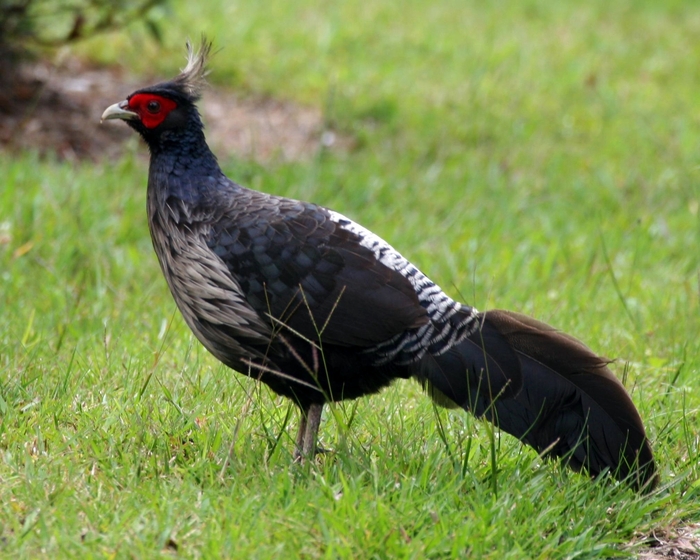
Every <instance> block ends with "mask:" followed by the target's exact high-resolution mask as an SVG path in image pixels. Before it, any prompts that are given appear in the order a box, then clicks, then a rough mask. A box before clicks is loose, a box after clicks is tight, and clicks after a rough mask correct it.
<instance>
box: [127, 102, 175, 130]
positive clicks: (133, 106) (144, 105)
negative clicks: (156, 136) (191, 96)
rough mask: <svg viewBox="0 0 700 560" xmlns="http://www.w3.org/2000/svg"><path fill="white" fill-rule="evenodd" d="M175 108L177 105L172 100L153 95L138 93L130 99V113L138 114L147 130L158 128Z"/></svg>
mask: <svg viewBox="0 0 700 560" xmlns="http://www.w3.org/2000/svg"><path fill="white" fill-rule="evenodd" d="M175 107H177V103H175V102H174V101H173V100H172V99H168V98H167V97H162V96H160V95H154V94H152V93H137V94H136V95H133V96H132V97H131V98H129V111H133V112H134V113H136V114H138V116H139V117H140V119H141V123H143V126H145V127H146V128H155V127H157V126H158V125H159V124H161V123H162V122H163V121H164V120H165V117H167V116H168V113H170V111H172V110H173V109H174V108H175Z"/></svg>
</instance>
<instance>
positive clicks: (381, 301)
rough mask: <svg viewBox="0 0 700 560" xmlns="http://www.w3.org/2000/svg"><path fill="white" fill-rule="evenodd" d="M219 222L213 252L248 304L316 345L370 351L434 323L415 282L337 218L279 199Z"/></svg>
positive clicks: (211, 242) (211, 238) (275, 324)
mask: <svg viewBox="0 0 700 560" xmlns="http://www.w3.org/2000/svg"><path fill="white" fill-rule="evenodd" d="M272 200H273V201H275V204H274V205H271V204H270V203H269V202H268V203H267V204H265V205H264V206H263V205H261V208H260V210H259V211H255V207H256V205H255V204H253V203H249V204H248V206H247V208H246V211H245V212H238V213H236V216H234V215H233V214H232V215H231V219H225V220H221V219H220V218H219V219H217V222H216V225H215V226H213V227H212V230H211V234H210V236H209V240H208V245H209V247H210V249H211V250H212V251H214V253H216V254H217V255H218V256H219V258H221V259H222V261H223V262H224V263H225V264H226V266H227V267H228V269H229V271H230V272H231V274H232V275H233V276H234V277H235V279H236V280H237V282H238V283H239V284H240V286H241V289H242V291H243V293H244V294H245V297H246V299H247V301H248V303H249V304H250V305H251V306H252V307H253V308H254V309H255V310H256V311H257V312H258V313H260V314H262V315H264V316H267V317H268V318H270V321H272V323H273V325H272V326H273V328H277V329H279V330H284V329H288V330H289V331H290V332H295V333H298V334H301V335H303V336H304V337H306V338H308V339H310V340H313V341H319V340H320V341H322V342H323V343H327V344H337V345H342V346H360V347H370V346H374V345H376V344H378V343H381V342H384V341H386V340H389V339H391V338H392V337H394V336H397V335H399V334H401V333H403V332H405V331H406V330H407V329H412V328H418V327H420V326H422V325H424V324H426V323H428V321H429V319H428V316H427V313H426V310H425V308H424V307H423V306H422V305H421V302H420V301H419V298H418V296H417V294H416V291H415V289H414V287H413V285H412V284H411V282H410V281H409V280H408V279H407V278H406V276H404V275H403V274H401V273H400V272H398V271H396V270H394V269H392V268H391V267H389V266H387V265H386V264H384V263H383V262H382V261H381V260H380V259H378V258H377V256H376V254H375V253H374V252H373V251H372V250H371V249H370V248H368V247H366V246H365V245H363V244H362V242H361V241H362V239H361V238H360V237H359V236H358V235H357V234H356V233H355V232H353V231H350V230H348V229H347V228H344V227H342V226H341V224H340V223H339V221H338V218H337V216H338V215H337V214H335V213H333V212H330V211H328V210H326V209H324V208H321V207H319V206H315V205H312V204H307V203H300V202H296V201H289V200H286V199H272Z"/></svg>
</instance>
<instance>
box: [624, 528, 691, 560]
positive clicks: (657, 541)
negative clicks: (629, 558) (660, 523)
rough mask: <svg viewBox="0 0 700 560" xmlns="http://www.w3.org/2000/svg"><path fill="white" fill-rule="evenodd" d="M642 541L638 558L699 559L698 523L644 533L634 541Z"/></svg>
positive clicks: (647, 559) (645, 559) (641, 559)
mask: <svg viewBox="0 0 700 560" xmlns="http://www.w3.org/2000/svg"><path fill="white" fill-rule="evenodd" d="M639 543H644V544H646V546H647V547H648V548H646V549H638V550H641V552H640V553H639V555H638V556H637V559H638V560H698V559H700V523H692V524H690V525H683V526H680V527H667V528H664V529H660V530H658V531H654V532H653V533H652V534H651V535H646V536H644V537H642V538H640V539H639V540H637V541H636V542H635V543H632V544H639Z"/></svg>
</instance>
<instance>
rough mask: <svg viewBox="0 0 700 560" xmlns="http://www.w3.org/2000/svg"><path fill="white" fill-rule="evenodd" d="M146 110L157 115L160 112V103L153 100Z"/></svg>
mask: <svg viewBox="0 0 700 560" xmlns="http://www.w3.org/2000/svg"><path fill="white" fill-rule="evenodd" d="M146 110H147V111H148V112H149V113H154V114H155V113H157V112H158V111H160V103H158V102H157V101H155V100H151V101H149V102H148V103H147V104H146Z"/></svg>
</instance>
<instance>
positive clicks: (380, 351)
mask: <svg viewBox="0 0 700 560" xmlns="http://www.w3.org/2000/svg"><path fill="white" fill-rule="evenodd" d="M211 49H212V43H211V42H209V41H208V40H206V39H205V38H203V39H202V42H201V45H199V46H198V48H194V47H193V45H192V43H191V42H189V41H188V42H187V64H186V66H185V68H184V69H183V70H182V71H181V72H180V74H179V75H177V76H176V77H175V78H173V79H171V80H169V81H164V82H161V83H157V84H156V85H152V86H149V87H145V88H142V89H138V90H136V91H134V92H133V93H131V94H130V95H129V96H128V97H127V98H126V99H124V100H123V101H120V102H118V103H115V104H113V105H110V106H109V107H107V109H105V111H104V113H103V114H102V121H107V120H112V119H119V120H122V121H124V122H125V123H126V124H127V125H128V126H130V127H131V128H132V129H134V130H135V131H136V132H137V133H139V134H140V136H141V137H142V138H143V140H144V141H145V143H146V144H147V146H148V148H149V151H150V163H149V170H148V185H147V196H146V199H147V202H146V206H147V214H148V223H149V229H150V235H151V238H152V242H153V247H154V249H155V253H156V255H157V258H158V261H159V263H160V267H161V270H162V272H163V275H164V276H165V280H166V281H167V284H168V286H169V288H170V292H171V293H172V296H173V298H174V300H175V303H176V305H177V307H178V308H179V310H180V312H181V314H182V316H183V318H184V320H185V322H186V323H187V325H188V326H189V328H190V329H191V330H192V332H193V333H194V335H195V336H196V338H197V339H198V340H199V341H200V342H201V343H202V344H203V345H204V347H205V348H206V349H207V350H208V351H209V352H210V353H211V354H213V355H214V356H215V357H216V358H217V359H218V360H220V361H221V362H223V363H224V364H225V365H226V366H228V367H229V368H231V369H233V370H234V371H236V372H238V373H241V374H243V375H247V376H249V377H252V378H254V379H256V380H258V381H260V382H262V383H265V384H266V385H268V386H269V387H270V389H271V390H272V391H273V392H275V393H277V394H278V395H282V396H284V397H287V398H289V399H291V400H292V402H293V403H294V404H295V405H296V406H297V407H298V408H299V410H300V420H299V426H298V432H297V435H296V440H295V447H294V458H295V459H296V460H301V461H303V460H305V459H307V460H310V459H311V458H313V457H314V455H315V454H316V452H317V438H318V432H319V427H320V424H321V418H322V412H323V407H324V405H325V404H327V403H330V402H338V401H343V400H349V399H356V398H359V397H363V396H365V395H370V394H373V393H376V392H378V391H379V390H380V389H382V388H384V387H386V386H388V385H389V384H391V383H392V382H393V381H394V380H397V379H415V380H417V381H418V382H419V383H420V384H421V385H422V386H423V388H424V390H425V392H426V393H427V394H428V396H429V397H431V398H432V399H433V401H434V402H435V403H436V404H438V405H440V406H445V407H450V408H459V407H461V408H463V409H464V410H466V411H468V412H471V413H472V414H474V415H475V416H476V417H478V418H483V419H485V420H487V421H489V422H491V423H493V424H494V425H495V426H496V427H497V428H498V429H499V430H501V431H503V432H506V433H508V434H511V435H513V436H515V437H516V438H518V439H519V440H520V441H521V442H523V443H525V444H527V445H529V446H531V447H532V448H534V449H535V450H536V451H537V452H538V453H540V454H541V456H542V457H544V458H547V459H549V458H552V459H559V460H560V461H562V462H563V464H565V465H567V466H569V467H571V468H573V469H574V470H576V471H583V472H585V473H588V475H589V476H591V477H597V476H599V475H601V474H603V473H609V474H610V475H612V476H613V477H615V478H616V479H618V480H624V481H626V482H627V483H628V484H629V485H630V486H631V487H632V488H634V489H636V490H639V491H649V490H651V489H652V488H654V486H656V485H657V483H658V478H659V477H658V474H657V468H656V464H655V461H654V457H653V453H652V449H651V445H650V442H649V439H648V438H647V435H646V432H645V429H644V425H643V422H642V420H641V418H640V415H639V413H638V411H637V409H636V407H635V405H634V403H633V401H632V399H631V398H630V396H629V394H628V393H627V391H626V390H625V388H624V386H623V384H622V383H621V382H620V381H619V380H618V379H617V378H616V377H615V375H614V374H613V373H612V371H611V370H610V368H609V367H608V366H609V364H610V360H608V359H606V358H603V357H601V356H599V355H597V354H596V353H595V352H593V351H592V350H591V349H589V348H588V347H587V346H586V345H584V344H583V343H582V342H580V341H579V340H577V339H576V338H574V337H572V336H570V335H568V334H566V333H564V332H561V331H559V330H557V329H555V328H553V327H551V326H549V325H547V324H545V323H542V322H540V321H538V320H536V319H533V318H530V317H528V316H525V315H522V314H519V313H515V312H511V311H505V310H499V309H495V310H488V311H484V312H480V311H478V310H477V309H476V308H475V307H472V306H470V305H467V304H466V303H461V302H458V301H455V300H454V299H452V298H451V297H450V296H448V295H447V294H446V293H445V292H444V291H443V290H442V289H441V288H440V287H439V286H438V285H437V284H436V283H435V282H433V281H432V280H430V278H428V277H427V276H426V275H425V274H424V273H423V272H421V271H420V270H419V269H418V268H417V267H416V266H415V265H413V264H412V263H411V262H409V261H408V260H407V259H406V258H405V257H404V256H403V255H402V254H401V253H399V252H398V251H397V250H396V249H394V248H393V247H392V246H391V245H389V243H387V242H386V241H384V240H383V239H382V238H380V237H379V236H378V235H376V234H374V233H372V232H371V231H369V230H368V229H366V228H364V227H363V226H361V225H359V224H358V223H356V222H355V221H353V220H351V219H350V218H348V217H346V216H344V215H343V214H341V213H339V212H336V211H334V210H331V209H328V208H325V207H323V206H320V205H317V204H314V203H311V202H304V201H300V200H294V199H291V198H284V197H280V196H274V195H271V194H267V193H263V192H259V191H256V190H251V189H248V188H245V187H243V186H241V185H239V184H237V183H236V182H234V181H232V180H231V179H229V178H228V177H227V176H226V175H225V174H224V173H223V171H222V170H221V167H220V166H219V163H218V161H217V158H216V156H215V155H214V154H213V152H212V151H211V149H210V148H209V146H208V144H207V141H206V138H205V135H204V125H203V122H202V119H201V116H200V113H199V110H198V108H197V103H198V101H199V100H200V97H201V94H202V91H203V88H204V87H205V85H206V75H207V72H208V70H207V63H208V59H209V58H210V55H211Z"/></svg>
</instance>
